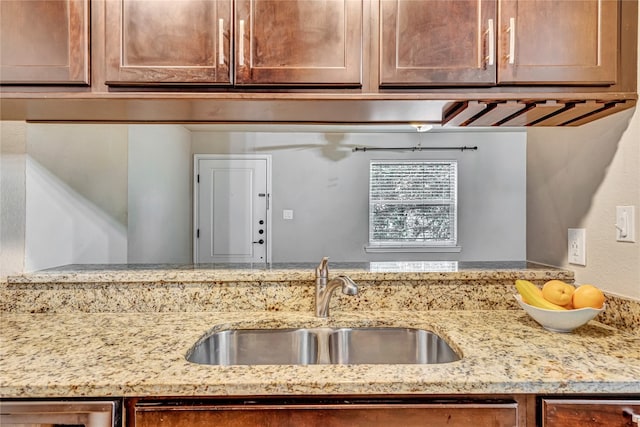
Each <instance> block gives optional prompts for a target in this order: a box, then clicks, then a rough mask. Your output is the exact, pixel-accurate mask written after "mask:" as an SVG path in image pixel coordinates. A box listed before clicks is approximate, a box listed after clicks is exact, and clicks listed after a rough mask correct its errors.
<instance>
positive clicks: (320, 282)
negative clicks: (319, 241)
mask: <svg viewBox="0 0 640 427" xmlns="http://www.w3.org/2000/svg"><path fill="white" fill-rule="evenodd" d="M328 264H329V258H328V257H323V258H322V261H320V265H318V267H317V268H316V316H318V317H327V316H329V301H330V300H331V295H332V294H333V291H335V290H336V288H338V287H339V286H342V293H343V294H345V295H356V294H357V293H358V285H356V284H355V282H354V281H353V280H351V279H350V278H349V277H348V276H338V277H336V278H335V279H331V280H329V265H328Z"/></svg>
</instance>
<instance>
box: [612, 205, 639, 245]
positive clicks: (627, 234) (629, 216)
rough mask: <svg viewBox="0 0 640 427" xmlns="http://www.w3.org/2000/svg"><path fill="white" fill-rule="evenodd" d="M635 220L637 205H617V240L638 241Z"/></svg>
mask: <svg viewBox="0 0 640 427" xmlns="http://www.w3.org/2000/svg"><path fill="white" fill-rule="evenodd" d="M635 220H636V207H635V206H616V240H617V241H618V242H632V243H633V242H635V241H636V221H635Z"/></svg>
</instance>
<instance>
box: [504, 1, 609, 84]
mask: <svg viewBox="0 0 640 427" xmlns="http://www.w3.org/2000/svg"><path fill="white" fill-rule="evenodd" d="M618 7H619V4H618V1H616V0H572V1H548V0H502V1H501V3H500V17H499V43H498V52H499V53H498V57H499V61H498V63H499V68H498V83H499V84H503V83H519V84H547V85H549V84H563V85H572V84H580V85H589V84H593V85H610V84H614V83H615V82H616V73H617V62H618V61H617V49H618Z"/></svg>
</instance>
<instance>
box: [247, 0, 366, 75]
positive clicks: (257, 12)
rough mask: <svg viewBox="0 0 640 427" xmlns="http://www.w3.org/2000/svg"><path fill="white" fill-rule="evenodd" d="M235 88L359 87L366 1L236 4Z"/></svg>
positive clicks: (288, 0)
mask: <svg viewBox="0 0 640 427" xmlns="http://www.w3.org/2000/svg"><path fill="white" fill-rule="evenodd" d="M235 36H236V58H237V59H236V64H235V67H236V84H239V85H283V86H290V85H294V86H296V85H297V86H317V85H330V86H359V85H360V84H361V80H362V78H361V64H362V0H237V1H236V35H235Z"/></svg>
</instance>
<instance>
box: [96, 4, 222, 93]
mask: <svg viewBox="0 0 640 427" xmlns="http://www.w3.org/2000/svg"><path fill="white" fill-rule="evenodd" d="M231 11H232V9H231V0H181V1H166V0H109V1H107V2H106V22H107V24H106V56H107V64H106V67H107V70H106V81H107V84H134V85H135V84H150V85H153V84H178V85H181V84H186V85H188V84H217V83H219V84H229V83H230V82H231V78H230V73H229V70H230V64H231V57H230V52H231V50H230V35H231V34H232V33H233V22H232V20H231Z"/></svg>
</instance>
